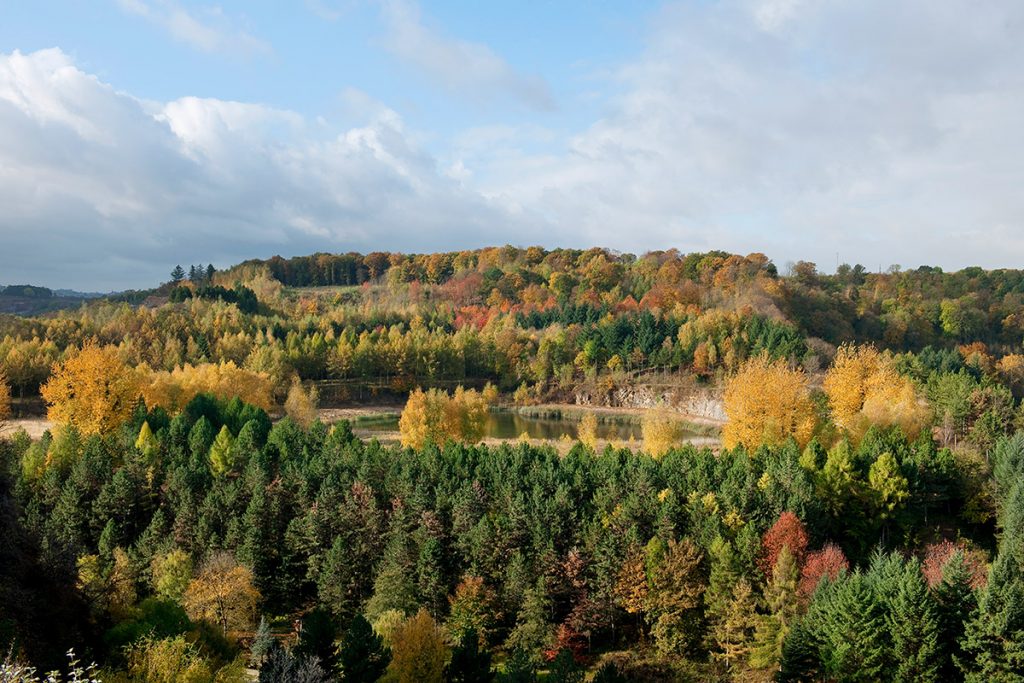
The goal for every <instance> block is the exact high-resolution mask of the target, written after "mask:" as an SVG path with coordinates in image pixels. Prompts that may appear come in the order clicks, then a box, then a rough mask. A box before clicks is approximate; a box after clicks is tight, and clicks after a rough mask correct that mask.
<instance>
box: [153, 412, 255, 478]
mask: <svg viewBox="0 0 1024 683" xmlns="http://www.w3.org/2000/svg"><path fill="white" fill-rule="evenodd" d="M140 438H141V437H140ZM234 466H235V438H234V437H233V436H231V430H229V429H228V426H227V425H224V426H223V427H221V428H220V432H219V433H218V434H217V438H216V439H214V440H213V445H212V446H210V471H212V472H213V474H214V476H218V477H223V476H224V475H226V474H228V473H230V472H231V471H232V470H233V469H234Z"/></svg>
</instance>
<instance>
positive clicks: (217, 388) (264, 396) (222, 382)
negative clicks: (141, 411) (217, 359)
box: [139, 361, 274, 412]
mask: <svg viewBox="0 0 1024 683" xmlns="http://www.w3.org/2000/svg"><path fill="white" fill-rule="evenodd" d="M139 375H140V379H141V380H142V397H143V398H144V399H145V401H146V405H147V406H149V407H150V408H154V407H156V406H160V407H161V408H164V409H165V410H168V411H170V412H176V411H179V410H181V409H182V408H184V407H185V406H186V405H188V402H189V401H191V400H192V399H193V398H195V397H196V395H197V394H213V395H214V396H216V397H218V398H221V399H232V398H234V397H235V396H237V397H239V398H240V399H242V400H243V401H245V402H246V403H249V404H251V405H254V406H259V407H260V408H263V409H264V410H270V408H271V407H272V405H273V391H274V386H273V383H272V382H271V381H270V378H269V376H268V375H266V374H265V373H262V372H254V371H252V370H246V369H244V368H240V367H238V366H237V365H235V364H234V363H233V362H232V361H227V362H226V363H223V362H222V363H201V364H199V365H188V364H185V365H183V366H179V367H176V368H174V370H171V371H169V372H168V371H165V370H150V369H149V367H147V366H145V365H142V366H140V367H139Z"/></svg>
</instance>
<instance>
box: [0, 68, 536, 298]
mask: <svg viewBox="0 0 1024 683" xmlns="http://www.w3.org/2000/svg"><path fill="white" fill-rule="evenodd" d="M0 162H2V163H0V205H3V206H4V207H5V210H4V211H3V212H2V214H0V238H2V240H3V243H4V248H3V249H2V250H0V274H2V277H0V280H3V281H8V280H10V281H23V280H24V281H33V282H46V283H51V284H53V285H55V286H73V287H79V288H83V289H89V290H96V289H102V288H108V287H126V286H133V285H134V286H140V285H145V284H148V283H153V282H156V281H158V280H159V279H161V278H163V279H165V278H166V273H165V271H167V272H169V269H170V267H172V266H173V265H174V264H175V263H178V262H181V263H191V262H200V261H202V262H204V263H205V262H210V261H213V262H215V263H218V264H220V265H228V264H231V263H235V262H238V261H241V260H243V259H246V258H251V257H254V256H260V255H262V256H269V255H271V254H273V253H284V254H288V255H291V254H303V253H312V252H313V251H316V250H322V249H329V250H337V251H347V250H350V249H361V250H366V251H369V250H372V249H375V248H393V249H434V248H438V247H446V248H459V247H462V246H464V245H467V244H468V245H478V246H483V245H484V244H487V243H488V242H489V240H490V238H491V236H493V235H494V234H495V231H499V232H503V233H505V232H507V233H514V234H520V235H525V236H529V235H530V234H531V231H530V229H529V226H527V225H519V226H516V227H515V228H513V227H512V223H511V219H510V218H509V216H508V215H507V214H506V213H505V212H504V211H503V210H501V209H500V208H498V207H496V206H495V205H492V204H491V203H489V202H488V201H487V200H485V199H484V198H482V197H481V196H480V195H478V194H476V193H474V192H471V191H467V190H465V189H463V188H462V187H461V186H460V184H459V183H458V182H457V181H455V180H453V179H451V178H449V177H448V176H447V175H445V174H444V173H442V172H441V171H440V170H439V169H438V167H437V164H436V162H435V161H434V159H433V158H432V157H431V156H429V155H428V154H426V153H425V152H423V151H422V150H421V149H419V148H418V147H416V145H415V144H414V143H412V142H411V141H410V139H409V136H408V135H407V134H406V132H405V131H404V127H403V123H402V121H401V118H400V117H399V116H398V115H397V114H396V113H395V112H394V111H391V110H387V109H378V110H377V112H376V114H375V116H373V117H372V118H370V119H368V120H367V121H366V123H365V124H364V125H362V126H360V127H356V128H351V129H343V130H337V131H334V132H330V133H327V134H325V132H324V130H323V127H322V126H321V125H318V124H316V123H312V124H311V123H309V122H307V121H306V120H304V119H303V117H301V116H299V115H298V114H295V113H294V112H289V111H281V110H276V109H273V108H269V107H265V106H262V105H256V104H245V103H239V102H225V101H221V100H213V99H200V98H193V97H187V98H182V99H179V100H174V101H171V102H167V103H163V104H161V103H153V102H141V101H139V100H137V99H135V98H133V97H131V96H130V95H126V94H123V93H118V92H116V91H115V90H114V89H113V88H111V87H110V86H108V85H106V84H104V83H102V82H101V81H99V80H98V79H96V78H95V77H93V76H90V75H89V74H86V73H84V72H82V71H81V70H79V69H78V68H77V67H76V66H75V65H74V64H73V62H72V61H71V59H70V58H69V57H68V56H67V55H65V54H64V53H63V52H61V51H60V50H47V51H42V52H36V53H32V54H21V53H19V52H14V53H13V54H10V55H0Z"/></svg>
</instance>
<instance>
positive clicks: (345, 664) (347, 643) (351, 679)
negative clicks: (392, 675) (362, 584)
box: [338, 614, 391, 683]
mask: <svg viewBox="0 0 1024 683" xmlns="http://www.w3.org/2000/svg"><path fill="white" fill-rule="evenodd" d="M390 661H391V653H390V651H389V650H388V648H387V647H385V645H384V639H383V638H381V637H380V636H379V635H377V634H376V633H374V631H373V627H372V626H370V622H368V621H367V620H366V617H364V616H363V615H362V614H356V615H355V617H353V618H352V623H351V624H349V627H348V630H347V631H346V632H345V637H344V639H343V640H342V643H341V652H340V653H339V656H338V663H339V666H340V669H341V680H343V681H345V683H375V682H376V681H377V679H379V678H380V677H381V676H383V675H384V671H385V670H386V669H387V668H388V662H390Z"/></svg>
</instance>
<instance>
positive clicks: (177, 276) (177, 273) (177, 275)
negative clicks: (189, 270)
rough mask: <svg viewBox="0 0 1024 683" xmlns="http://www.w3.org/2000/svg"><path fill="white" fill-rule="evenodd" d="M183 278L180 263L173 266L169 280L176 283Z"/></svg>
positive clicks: (183, 274) (183, 270)
mask: <svg viewBox="0 0 1024 683" xmlns="http://www.w3.org/2000/svg"><path fill="white" fill-rule="evenodd" d="M184 279H185V269H184V268H182V267H181V266H180V265H177V266H174V269H173V270H172V271H171V282H172V283H174V284H178V283H179V282H181V281H182V280H184Z"/></svg>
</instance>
